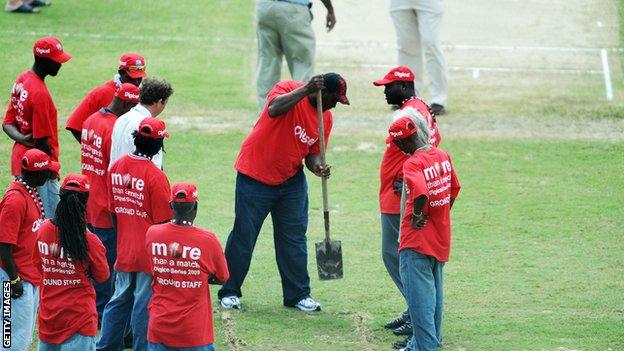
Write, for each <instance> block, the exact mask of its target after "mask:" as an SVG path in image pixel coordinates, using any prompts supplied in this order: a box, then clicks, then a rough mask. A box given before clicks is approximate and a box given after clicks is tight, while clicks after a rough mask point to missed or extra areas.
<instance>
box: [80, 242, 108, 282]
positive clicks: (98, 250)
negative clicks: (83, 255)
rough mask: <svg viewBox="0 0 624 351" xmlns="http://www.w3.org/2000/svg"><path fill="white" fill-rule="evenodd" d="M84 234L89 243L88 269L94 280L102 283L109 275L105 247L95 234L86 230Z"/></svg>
mask: <svg viewBox="0 0 624 351" xmlns="http://www.w3.org/2000/svg"><path fill="white" fill-rule="evenodd" d="M86 235H87V239H88V243H89V250H88V251H89V270H90V271H91V275H92V276H93V279H95V281H96V282H98V283H103V282H105V281H106V279H108V278H109V277H110V270H109V267H108V261H106V248H105V247H104V245H103V244H102V242H101V241H100V239H99V238H98V237H97V236H95V234H93V233H91V232H89V231H87V233H86Z"/></svg>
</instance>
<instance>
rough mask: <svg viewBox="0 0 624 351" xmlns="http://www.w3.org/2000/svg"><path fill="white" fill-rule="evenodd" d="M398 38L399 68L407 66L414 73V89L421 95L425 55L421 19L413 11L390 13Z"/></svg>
mask: <svg viewBox="0 0 624 351" xmlns="http://www.w3.org/2000/svg"><path fill="white" fill-rule="evenodd" d="M390 17H391V18H392V23H393V24H394V30H395V32H396V37H397V50H398V52H397V61H398V64H399V66H407V67H409V68H411V69H412V71H414V76H415V78H416V79H415V80H414V88H415V89H416V94H418V95H421V94H422V92H423V88H424V82H423V55H422V47H421V38H420V34H419V32H418V24H419V20H420V18H419V17H417V16H416V11H415V10H413V9H405V10H395V11H391V12H390Z"/></svg>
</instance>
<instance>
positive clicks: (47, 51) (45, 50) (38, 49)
mask: <svg viewBox="0 0 624 351" xmlns="http://www.w3.org/2000/svg"><path fill="white" fill-rule="evenodd" d="M35 51H37V53H38V54H49V53H50V48H47V49H44V48H35Z"/></svg>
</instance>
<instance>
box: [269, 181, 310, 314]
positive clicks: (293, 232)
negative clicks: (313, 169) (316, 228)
mask: <svg viewBox="0 0 624 351" xmlns="http://www.w3.org/2000/svg"><path fill="white" fill-rule="evenodd" d="M280 193H281V196H280V198H279V200H278V201H277V202H276V203H275V205H274V206H273V209H272V210H271V218H272V220H273V241H274V243H275V260H276V261H277V268H278V270H279V273H280V277H281V278H282V293H283V297H284V305H285V306H294V305H296V304H297V302H299V301H300V300H301V299H304V298H306V297H309V296H310V276H309V275H308V248H307V238H306V231H307V229H308V185H307V183H306V179H305V174H304V172H303V170H301V171H299V172H298V173H297V174H296V175H295V176H293V177H292V178H290V179H289V180H287V181H286V182H285V183H284V184H283V185H281V186H280Z"/></svg>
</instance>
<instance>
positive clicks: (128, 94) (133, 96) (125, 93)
mask: <svg viewBox="0 0 624 351" xmlns="http://www.w3.org/2000/svg"><path fill="white" fill-rule="evenodd" d="M124 96H125V97H127V98H129V99H138V98H139V95H137V94H132V93H131V92H129V91H125V92H124Z"/></svg>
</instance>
